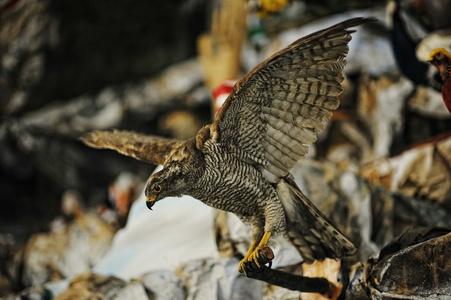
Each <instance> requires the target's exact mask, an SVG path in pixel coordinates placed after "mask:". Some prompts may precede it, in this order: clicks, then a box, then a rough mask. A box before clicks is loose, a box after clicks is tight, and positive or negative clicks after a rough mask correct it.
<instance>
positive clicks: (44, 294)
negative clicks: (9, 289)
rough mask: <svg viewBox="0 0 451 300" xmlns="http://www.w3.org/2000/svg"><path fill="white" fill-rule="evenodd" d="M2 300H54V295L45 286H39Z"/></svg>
mask: <svg viewBox="0 0 451 300" xmlns="http://www.w3.org/2000/svg"><path fill="white" fill-rule="evenodd" d="M1 299H2V300H47V299H52V294H51V292H50V291H49V290H47V289H46V288H45V287H44V286H42V285H38V286H33V287H30V288H27V289H25V290H23V291H21V292H20V293H17V294H11V295H8V296H6V297H3V298H1Z"/></svg>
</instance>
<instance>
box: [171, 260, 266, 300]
mask: <svg viewBox="0 0 451 300" xmlns="http://www.w3.org/2000/svg"><path fill="white" fill-rule="evenodd" d="M238 263H239V261H238V260H237V259H233V258H206V259H199V260H193V261H190V262H188V263H186V264H182V266H180V267H179V268H178V269H177V271H176V274H177V276H179V277H180V278H181V280H182V281H183V283H184V284H185V286H186V287H187V290H188V295H187V298H186V299H189V300H196V299H199V300H201V299H231V300H234V299H236V300H238V299H249V300H251V299H256V300H257V299H262V297H263V292H264V284H263V282H260V281H257V280H253V279H250V278H247V277H246V276H244V275H243V274H240V273H238V271H237V270H238Z"/></svg>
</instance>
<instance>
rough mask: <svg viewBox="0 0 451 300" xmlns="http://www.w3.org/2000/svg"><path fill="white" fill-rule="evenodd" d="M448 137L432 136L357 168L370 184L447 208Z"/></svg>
mask: <svg viewBox="0 0 451 300" xmlns="http://www.w3.org/2000/svg"><path fill="white" fill-rule="evenodd" d="M450 151H451V137H444V138H443V139H440V138H439V139H436V140H432V141H430V142H428V143H424V144H422V145H418V146H416V147H413V148H411V149H408V150H406V151H404V152H402V153H401V154H399V155H397V156H394V157H391V158H382V159H379V160H376V161H374V162H373V163H371V164H368V165H366V166H364V167H362V168H361V169H360V174H362V175H363V176H364V177H365V178H367V179H368V180H369V181H371V182H372V183H373V184H378V185H383V186H385V187H386V188H387V189H389V190H391V191H392V192H400V193H403V194H405V195H408V196H411V197H415V198H418V199H423V200H424V201H429V202H433V203H438V204H440V205H441V206H443V207H444V208H446V209H448V211H451V172H450V169H449V166H450V162H451V157H450V155H449V153H450Z"/></svg>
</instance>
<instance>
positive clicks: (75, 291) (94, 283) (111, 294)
mask: <svg viewBox="0 0 451 300" xmlns="http://www.w3.org/2000/svg"><path fill="white" fill-rule="evenodd" d="M54 299H55V300H70V299H117V300H148V299H149V297H148V295H147V293H146V291H145V289H144V287H143V286H142V284H141V283H139V282H137V281H131V282H125V281H124V280H122V279H119V278H116V277H114V276H102V275H98V274H92V273H84V274H81V275H78V276H77V277H75V278H74V279H73V280H72V281H71V283H70V285H69V288H68V289H67V290H66V291H64V292H63V293H61V294H60V295H58V296H57V297H55V298H54Z"/></svg>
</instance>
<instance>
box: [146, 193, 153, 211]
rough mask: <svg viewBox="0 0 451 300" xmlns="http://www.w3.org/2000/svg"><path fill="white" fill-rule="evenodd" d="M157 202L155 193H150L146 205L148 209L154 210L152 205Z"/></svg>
mask: <svg viewBox="0 0 451 300" xmlns="http://www.w3.org/2000/svg"><path fill="white" fill-rule="evenodd" d="M154 204H155V195H150V196H148V197H146V206H147V208H148V209H150V210H152V206H153V205H154Z"/></svg>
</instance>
